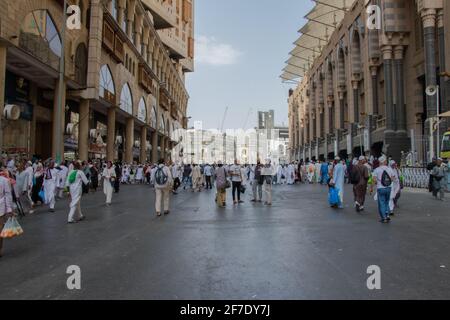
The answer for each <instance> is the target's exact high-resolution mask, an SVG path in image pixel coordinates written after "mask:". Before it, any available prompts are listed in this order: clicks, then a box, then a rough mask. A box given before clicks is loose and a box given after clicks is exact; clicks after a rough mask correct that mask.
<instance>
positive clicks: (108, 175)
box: [102, 161, 116, 206]
mask: <svg viewBox="0 0 450 320" xmlns="http://www.w3.org/2000/svg"><path fill="white" fill-rule="evenodd" d="M102 177H103V193H104V194H105V196H106V205H107V206H109V205H111V201H112V194H113V191H114V187H113V185H114V182H115V180H116V171H115V169H114V167H113V164H112V162H111V161H108V164H107V165H106V168H105V169H104V170H103V174H102Z"/></svg>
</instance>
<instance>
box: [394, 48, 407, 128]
mask: <svg viewBox="0 0 450 320" xmlns="http://www.w3.org/2000/svg"><path fill="white" fill-rule="evenodd" d="M394 58H395V59H394V65H395V81H396V86H395V87H396V89H397V92H396V93H395V96H396V97H397V108H396V110H395V112H394V123H396V124H397V128H396V129H397V131H400V132H402V133H405V134H406V107H405V89H404V88H405V84H404V82H405V81H404V72H403V46H396V47H395V54H394Z"/></svg>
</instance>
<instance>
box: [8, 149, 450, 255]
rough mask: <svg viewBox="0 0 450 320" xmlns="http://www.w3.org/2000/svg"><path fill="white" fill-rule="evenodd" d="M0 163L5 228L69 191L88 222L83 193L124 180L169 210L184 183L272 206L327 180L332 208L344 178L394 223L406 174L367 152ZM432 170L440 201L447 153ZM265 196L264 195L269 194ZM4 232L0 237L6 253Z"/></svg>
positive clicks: (76, 218) (75, 211) (71, 213)
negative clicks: (248, 159)
mask: <svg viewBox="0 0 450 320" xmlns="http://www.w3.org/2000/svg"><path fill="white" fill-rule="evenodd" d="M0 165H1V170H0V232H1V230H2V229H3V226H4V224H5V223H6V220H7V218H8V217H11V216H13V215H16V214H19V215H22V216H23V215H26V214H28V213H33V212H34V210H35V209H36V207H39V206H42V207H48V210H49V211H50V212H54V211H55V203H56V201H57V200H60V199H64V198H65V197H66V196H67V195H69V200H70V201H69V208H68V218H67V222H68V223H69V224H72V223H77V222H80V221H83V220H84V219H85V216H84V215H83V214H82V212H81V199H82V195H83V194H88V193H91V192H93V193H95V192H96V191H97V190H98V189H99V188H101V189H102V190H103V193H104V195H105V204H106V205H107V206H110V205H111V204H112V198H113V194H114V193H119V191H120V186H121V184H146V185H150V186H152V187H153V188H154V190H155V193H156V197H155V211H156V214H157V215H158V216H162V213H164V214H165V215H167V214H169V213H170V210H169V209H170V195H171V194H173V195H176V194H177V192H178V191H179V189H180V188H182V189H183V190H188V191H192V192H201V191H203V190H211V189H213V187H215V189H216V193H215V195H216V196H215V202H216V203H217V206H218V207H221V208H223V207H225V206H226V204H227V203H226V199H227V190H228V189H231V193H232V199H233V205H239V204H241V203H243V202H244V200H243V198H244V197H243V196H242V195H243V194H245V192H246V190H247V189H249V190H251V192H250V191H249V192H247V194H249V193H250V194H251V198H252V200H251V202H254V203H255V202H263V200H264V205H267V206H271V205H272V186H273V185H282V184H286V185H294V184H321V185H326V186H328V190H329V191H328V201H329V203H330V206H332V207H333V208H336V209H338V208H344V191H345V187H344V185H345V184H352V185H353V195H354V207H355V209H356V211H358V212H360V211H364V204H365V200H366V195H368V194H369V195H374V196H375V197H374V198H375V200H376V201H377V202H378V208H379V210H378V211H379V215H380V217H381V220H380V221H381V222H383V223H389V222H390V221H391V216H392V215H394V211H395V208H398V201H399V199H400V195H401V190H402V189H403V176H402V172H401V170H400V168H399V167H398V165H397V163H396V162H395V161H393V160H392V159H390V158H387V157H386V156H381V157H379V158H374V157H371V158H370V159H367V158H366V157H364V156H361V157H360V158H358V159H357V158H354V159H353V160H348V159H340V158H339V157H336V158H335V159H334V161H308V162H303V161H300V162H298V161H296V162H292V163H289V164H281V163H280V164H276V165H273V164H272V162H271V160H270V159H266V160H265V162H264V163H261V161H258V162H257V164H253V165H249V164H244V165H241V164H240V163H239V161H238V160H235V161H234V163H233V164H223V163H222V162H221V161H218V162H217V163H213V164H204V165H198V164H183V163H165V161H164V160H160V161H159V162H158V163H157V164H150V163H146V164H137V163H133V164H122V163H120V162H116V163H113V162H111V161H108V162H106V161H102V160H94V161H83V162H81V161H63V162H62V163H55V161H53V160H52V159H48V160H46V161H42V160H39V159H36V158H34V159H33V160H31V161H27V160H19V159H15V158H9V159H4V160H3V161H2V163H0ZM429 170H430V192H433V195H434V196H435V197H436V199H438V200H444V190H445V186H446V183H447V182H446V176H447V172H448V166H447V165H446V164H444V163H443V162H442V159H435V161H434V162H433V163H432V165H430V166H429ZM263 195H264V196H263ZM1 248H2V239H1V238H0V256H1Z"/></svg>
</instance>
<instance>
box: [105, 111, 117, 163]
mask: <svg viewBox="0 0 450 320" xmlns="http://www.w3.org/2000/svg"><path fill="white" fill-rule="evenodd" d="M115 142H116V110H115V108H114V107H110V108H109V109H108V136H107V139H106V159H107V160H108V161H114V160H115V159H114V146H115Z"/></svg>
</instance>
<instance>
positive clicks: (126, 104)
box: [119, 83, 133, 114]
mask: <svg viewBox="0 0 450 320" xmlns="http://www.w3.org/2000/svg"><path fill="white" fill-rule="evenodd" d="M119 106H120V109H122V110H123V111H125V112H127V113H129V114H133V96H132V95H131V90H130V86H129V85H128V83H125V84H124V85H123V87H122V91H121V92H120V105H119Z"/></svg>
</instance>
